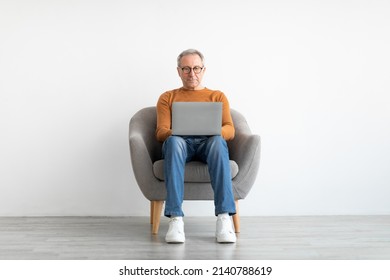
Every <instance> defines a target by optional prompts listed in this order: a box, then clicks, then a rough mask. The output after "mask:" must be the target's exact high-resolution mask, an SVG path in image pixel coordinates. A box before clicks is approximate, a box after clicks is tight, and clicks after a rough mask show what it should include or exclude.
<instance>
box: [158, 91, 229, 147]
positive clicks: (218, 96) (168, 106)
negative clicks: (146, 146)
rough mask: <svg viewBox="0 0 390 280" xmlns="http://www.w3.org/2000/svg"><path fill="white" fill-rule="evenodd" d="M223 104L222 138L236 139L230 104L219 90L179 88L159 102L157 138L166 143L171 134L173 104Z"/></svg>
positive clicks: (161, 98)
mask: <svg viewBox="0 0 390 280" xmlns="http://www.w3.org/2000/svg"><path fill="white" fill-rule="evenodd" d="M185 101H192V102H222V104H223V105H222V130H221V133H222V137H223V138H224V139H225V140H231V139H233V138H234V125H233V120H232V117H231V115H230V107H229V102H228V100H227V98H226V96H225V95H224V94H223V93H222V92H221V91H217V90H210V89H208V88H204V89H201V90H187V89H184V88H178V89H174V90H171V91H167V92H165V93H163V94H162V95H161V96H160V98H159V99H158V102H157V128H156V138H157V140H158V141H160V142H164V141H165V139H167V138H168V137H169V136H170V135H171V134H172V130H171V116H172V114H171V110H172V103H173V102H185Z"/></svg>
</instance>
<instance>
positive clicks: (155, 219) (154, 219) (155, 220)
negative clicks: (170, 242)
mask: <svg viewBox="0 0 390 280" xmlns="http://www.w3.org/2000/svg"><path fill="white" fill-rule="evenodd" d="M150 203H151V204H150V220H151V223H152V234H158V229H159V227H160V218H161V212H162V208H163V205H164V201H160V200H159V201H151V202H150Z"/></svg>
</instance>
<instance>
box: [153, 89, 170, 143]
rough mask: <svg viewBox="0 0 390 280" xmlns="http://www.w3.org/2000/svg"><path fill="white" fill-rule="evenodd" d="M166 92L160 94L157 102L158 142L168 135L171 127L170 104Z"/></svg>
mask: <svg viewBox="0 0 390 280" xmlns="http://www.w3.org/2000/svg"><path fill="white" fill-rule="evenodd" d="M168 100H169V98H168V94H167V93H165V94H162V95H161V96H160V98H159V99H158V102H157V127H156V138H157V141H159V142H164V141H165V139H167V138H168V137H169V136H170V135H172V129H171V106H170V105H169V101H168Z"/></svg>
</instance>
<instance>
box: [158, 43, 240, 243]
mask: <svg viewBox="0 0 390 280" xmlns="http://www.w3.org/2000/svg"><path fill="white" fill-rule="evenodd" d="M177 71H178V74H179V76H180V78H181V80H182V83H183V87H181V88H178V89H174V90H171V91H167V92H165V93H163V94H162V95H161V96H160V98H159V100H158V103H157V128H156V137H157V140H158V141H160V142H164V143H163V151H162V152H163V157H164V175H165V184H166V189H167V198H166V204H165V212H164V215H165V216H166V217H169V218H170V221H169V229H168V232H167V235H166V237H165V240H166V242H168V243H183V242H184V241H185V233H184V222H183V216H184V213H183V211H182V203H183V194H184V169H185V163H186V162H188V161H190V160H192V159H194V158H196V159H197V160H201V161H203V162H205V163H207V164H208V170H209V174H210V179H211V184H212V188H213V191H214V205H215V215H216V216H217V217H218V218H217V226H216V238H217V241H218V242H220V243H234V242H236V235H235V233H234V230H233V226H232V221H231V217H230V216H231V215H234V214H235V213H236V209H235V203H234V197H233V191H232V181H231V174H230V163H229V151H228V147H227V143H226V141H228V140H231V139H233V137H234V126H233V121H232V117H231V115H230V108H229V102H228V100H227V98H226V97H225V95H224V94H223V93H222V92H221V91H214V90H210V89H208V88H206V87H203V86H202V78H203V75H204V73H205V71H206V67H205V66H204V57H203V55H202V54H201V53H200V52H199V51H197V50H194V49H189V50H186V51H183V52H182V53H181V54H180V55H179V56H178V58H177ZM183 101H195V102H222V104H223V105H222V107H223V109H222V111H223V113H222V126H221V136H210V137H206V136H184V137H180V136H174V135H172V130H171V108H172V103H173V102H183Z"/></svg>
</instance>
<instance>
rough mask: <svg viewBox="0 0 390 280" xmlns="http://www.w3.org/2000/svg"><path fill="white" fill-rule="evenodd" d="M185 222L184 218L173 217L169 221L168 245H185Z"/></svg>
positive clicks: (166, 238)
mask: <svg viewBox="0 0 390 280" xmlns="http://www.w3.org/2000/svg"><path fill="white" fill-rule="evenodd" d="M185 240H186V238H185V235H184V222H183V218H182V217H173V218H171V220H170V221H169V228H168V232H167V235H166V236H165V241H166V242H167V243H184V241H185Z"/></svg>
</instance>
